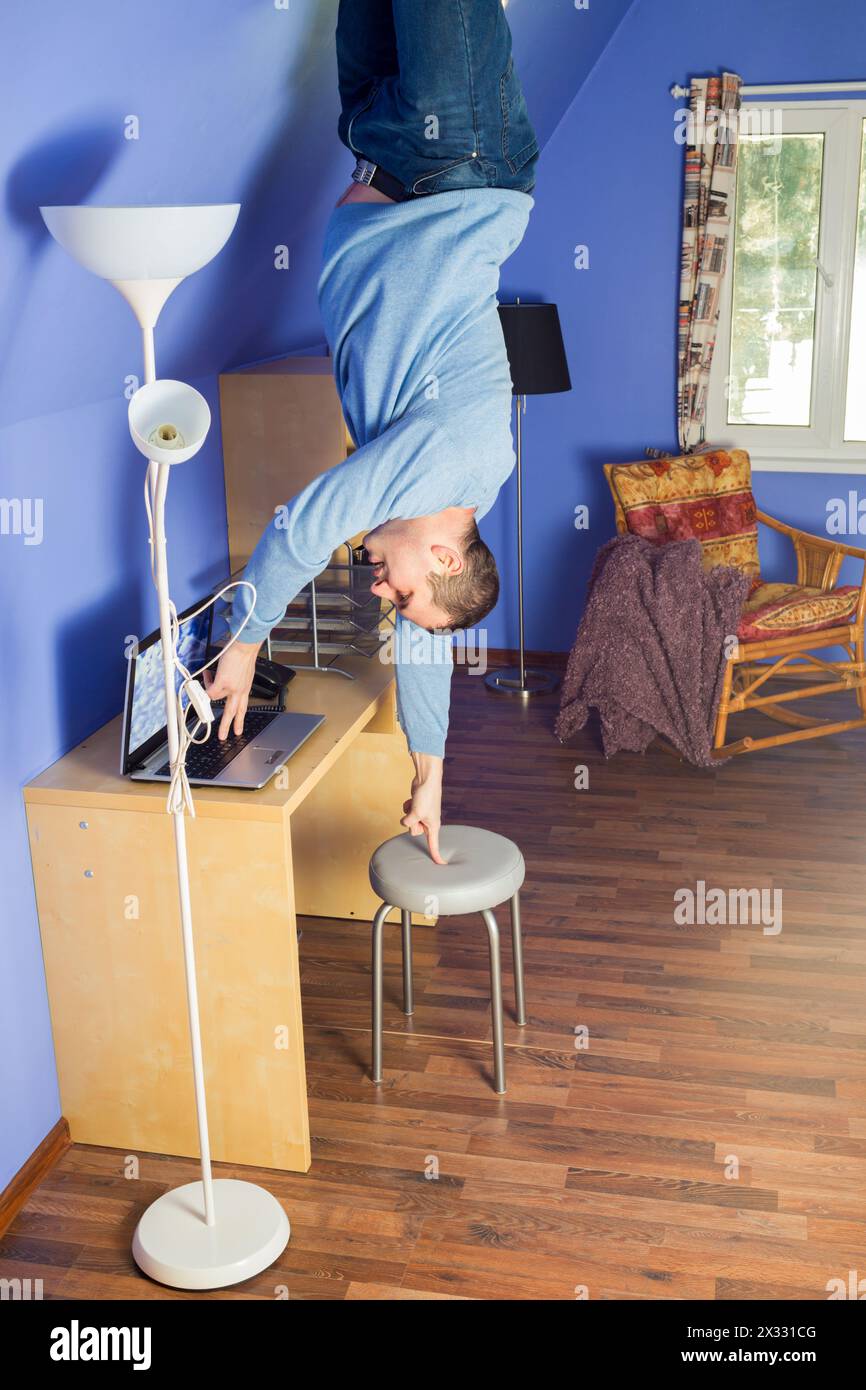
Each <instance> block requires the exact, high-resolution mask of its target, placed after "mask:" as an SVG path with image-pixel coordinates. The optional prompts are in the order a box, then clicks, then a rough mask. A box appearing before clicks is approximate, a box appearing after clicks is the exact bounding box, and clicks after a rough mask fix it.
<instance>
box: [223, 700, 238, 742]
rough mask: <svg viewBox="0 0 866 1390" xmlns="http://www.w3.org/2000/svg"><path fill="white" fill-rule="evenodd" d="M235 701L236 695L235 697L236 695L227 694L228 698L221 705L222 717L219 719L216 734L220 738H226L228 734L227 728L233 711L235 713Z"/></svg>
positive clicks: (230, 723)
mask: <svg viewBox="0 0 866 1390" xmlns="http://www.w3.org/2000/svg"><path fill="white" fill-rule="evenodd" d="M237 702H238V697H237V695H229V697H228V699H227V700H226V702H225V704H224V705H223V717H222V719H221V720H220V726H219V734H218V737H219V738H221V739H226V738H228V736H229V730H230V729H231V726H232V719H233V718H234V713H235V709H236V707H237Z"/></svg>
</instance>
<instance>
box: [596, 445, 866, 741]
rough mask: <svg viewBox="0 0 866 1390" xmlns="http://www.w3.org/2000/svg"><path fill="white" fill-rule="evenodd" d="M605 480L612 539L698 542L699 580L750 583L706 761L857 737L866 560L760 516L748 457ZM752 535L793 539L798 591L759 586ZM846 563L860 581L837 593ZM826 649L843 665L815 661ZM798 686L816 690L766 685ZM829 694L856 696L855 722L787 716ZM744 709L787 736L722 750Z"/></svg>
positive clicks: (732, 454) (658, 465)
mask: <svg viewBox="0 0 866 1390" xmlns="http://www.w3.org/2000/svg"><path fill="white" fill-rule="evenodd" d="M604 472H605V476H606V478H607V482H608V485H609V487H610V490H611V493H612V495H613V500H614V507H615V510H616V526H617V530H618V531H619V532H621V533H622V532H625V531H631V532H633V533H635V534H637V535H643V536H645V537H646V538H647V539H650V540H654V541H656V542H659V543H664V542H665V541H671V540H682V539H685V538H695V539H697V540H699V541H700V543H701V546H702V549H703V558H704V568H705V569H711V568H713V566H715V565H719V564H727V565H735V566H736V567H737V568H739V569H742V570H744V572H746V573H747V574H748V575H749V576H750V578H751V580H752V588H751V591H750V593H749V595H748V597H747V599H746V603H745V607H744V610H743V616H742V619H741V622H740V627H739V630H738V632H737V641H736V644H735V645H734V646H733V648H732V649H731V650H729V652H728V654H727V661H726V666H725V673H724V679H723V684H722V694H721V699H720V701H719V707H718V712H717V714H716V725H715V730H714V733H713V749H714V756H715V757H718V758H727V757H730V756H731V755H732V754H736V753H751V752H754V751H756V750H757V749H759V748H771V747H774V746H776V745H779V744H783V743H793V742H796V741H799V740H801V739H809V738H821V737H823V736H824V735H825V734H838V733H843V732H844V731H845V730H847V729H861V728H864V727H866V661H864V631H863V628H864V616H866V550H862V549H860V548H859V547H857V546H853V545H841V544H839V543H838V542H836V541H832V540H829V539H826V538H825V537H823V536H813V535H810V534H809V533H808V532H806V531H799V530H797V529H796V527H793V526H786V525H785V524H784V523H783V522H781V521H776V519H775V518H774V517H771V516H768V515H767V514H766V512H762V511H759V510H758V508H757V507H756V505H755V500H754V497H753V495H752V489H751V465H750V462H749V456H748V454H747V453H746V452H745V450H743V449H732V450H730V451H727V450H721V449H717V450H710V451H706V452H703V453H700V454H688V455H683V456H682V457H679V458H674V457H671V458H662V459H658V460H653V461H651V462H641V463H628V464H622V463H619V464H606V465H605V469H604ZM759 523H760V524H762V525H764V526H769V527H770V528H771V529H772V530H774V531H778V532H779V533H780V534H781V535H783V536H788V537H789V538H790V540H791V543H792V545H793V547H794V554H795V556H796V560H797V578H796V582H794V583H788V584H768V583H765V582H764V581H763V580H762V578H761V575H760V568H759V562H758V540H757V538H758V524H759ZM846 556H852V557H853V558H855V559H857V560H860V561H861V562H862V563H863V574H862V576H861V580H860V583H859V584H858V585H843V586H839V587H837V585H836V580H837V579H838V576H839V570H840V568H841V565H842V561H843V559H844V558H845V557H846ZM829 647H841V648H842V649H843V650H844V651H845V652H846V653H847V658H846V659H845V660H844V661H825V660H824V659H823V658H821V657H818V656H816V655H815V652H816V651H821V650H826V649H827V648H829ZM804 675H809V676H811V675H819V676H820V675H823V676H824V677H825V679H824V680H823V681H819V682H817V683H809V684H806V685H805V686H799V685H798V686H795V688H793V689H792V690H791V691H790V692H788V693H785V692H784V691H783V692H782V693H781V694H772V695H768V694H767V693H766V691H765V686H766V683H767V681H769V680H771V679H772V678H773V677H776V676H788V677H792V678H794V679H795V680H796V681H797V682H799V678H800V677H802V676H804ZM838 691H846V692H850V693H852V694H853V695H854V698H855V700H856V703H857V710H858V717H857V718H856V719H844V720H835V721H834V720H828V719H815V718H812V717H811V716H809V715H805V714H801V713H799V712H798V711H797V710H792V709H788V708H786V707H785V706H787V705H789V704H791V703H795V702H797V701H800V700H806V699H811V698H812V697H814V696H819V695H829V694H832V693H834V692H838ZM753 709H754V710H761V712H762V713H763V714H766V715H768V716H769V717H770V718H771V719H774V720H776V721H777V722H778V723H781V724H786V725H788V726H793V727H791V728H790V730H789V732H786V733H780V734H775V735H770V736H768V737H766V738H753V737H744V738H739V739H735V740H734V741H733V742H726V741H725V740H726V738H727V736H728V720H729V719H730V717H731V715H732V714H739V713H741V712H743V711H745V710H753Z"/></svg>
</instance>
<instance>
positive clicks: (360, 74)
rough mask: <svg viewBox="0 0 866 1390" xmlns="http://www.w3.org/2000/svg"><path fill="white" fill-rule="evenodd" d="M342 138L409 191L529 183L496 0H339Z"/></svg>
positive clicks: (525, 141)
mask: <svg viewBox="0 0 866 1390" xmlns="http://www.w3.org/2000/svg"><path fill="white" fill-rule="evenodd" d="M337 67H338V73H339V85H340V100H341V103H342V114H341V116H340V121H339V126H338V130H339V135H340V139H341V140H342V141H343V143H344V144H345V145H347V146H348V148H349V149H350V150H351V151H352V153H353V154H356V155H363V156H364V157H365V158H366V159H369V160H371V161H372V162H373V163H374V164H379V165H381V167H382V168H383V169H384V170H385V171H386V172H387V173H389V174H391V175H392V177H394V178H396V179H397V180H399V182H400V183H401V184H402V185H403V187H404V188H405V190H406V192H407V194H409V195H411V196H414V197H420V196H421V195H422V194H426V193H442V192H446V191H447V190H449V189H455V188H485V187H487V188H511V189H515V190H516V191H518V192H521V193H529V192H530V191H531V189H532V188H533V187H534V186H535V165H536V162H537V159H538V142H537V140H536V137H535V131H534V130H533V127H532V123H531V121H530V119H529V115H528V113H527V110H526V102H525V100H524V97H523V90H522V88H521V85H520V80H519V78H518V76H517V73H516V72H515V69H514V62H513V59H512V56H511V31H510V29H509V27H508V21H507V20H506V18H505V13H504V11H503V8H502V2H501V0H340V10H339V17H338V20H337Z"/></svg>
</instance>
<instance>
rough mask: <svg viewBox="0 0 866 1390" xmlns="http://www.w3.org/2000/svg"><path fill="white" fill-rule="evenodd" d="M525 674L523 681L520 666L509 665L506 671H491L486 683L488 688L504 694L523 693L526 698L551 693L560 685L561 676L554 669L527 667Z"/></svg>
mask: <svg viewBox="0 0 866 1390" xmlns="http://www.w3.org/2000/svg"><path fill="white" fill-rule="evenodd" d="M523 676H524V679H523V681H522V682H521V680H520V667H519V666H507V667H506V668H505V670H504V671H491V672H490V673H489V675H487V676H485V677H484V684H485V685H486V686H487V688H488V690H498V691H499V692H500V693H501V694H502V695H522V696H523V698H524V699H525V700H526V699H528V698H529V696H530V695H549V694H550V692H551V690H555V689H556V687H557V686H558V685H559V676H556V675H554V674H553V672H552V671H538V670H534V669H533V670H530V669H529V667H525V668H524V672H523Z"/></svg>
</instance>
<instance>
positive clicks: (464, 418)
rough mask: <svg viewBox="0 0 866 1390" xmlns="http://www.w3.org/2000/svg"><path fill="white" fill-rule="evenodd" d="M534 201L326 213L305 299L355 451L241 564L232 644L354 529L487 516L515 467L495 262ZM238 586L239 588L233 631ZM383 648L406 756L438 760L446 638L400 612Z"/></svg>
mask: <svg viewBox="0 0 866 1390" xmlns="http://www.w3.org/2000/svg"><path fill="white" fill-rule="evenodd" d="M532 206H533V199H532V198H531V197H530V196H529V195H528V194H526V193H517V192H514V191H512V190H511V189H496V188H480V189H457V190H454V191H451V192H447V193H436V194H431V195H430V197H427V198H417V199H412V200H410V201H409V202H407V203H344V204H342V206H340V207H337V208H335V209H334V211H333V212H332V214H331V217H330V220H329V222H328V226H327V229H326V232H325V243H324V251H323V262H322V272H321V276H320V279H319V305H320V308H321V313H322V319H323V322H324V326H325V332H326V335H327V339H328V343H329V345H330V348H331V353H332V356H333V360H334V379H335V381H336V385H337V391H338V392H339V396H340V400H341V402H342V406H343V413H344V415H345V417H346V423H347V425H348V427H349V430H350V432H351V434H352V437H353V439H354V440H355V442H356V444H357V446H358V447H357V450H356V452H355V453H354V454H353V455H352V456H351V457H350V458H348V459H347V460H346V461H345V463H341V464H338V465H337V466H336V467H334V468H331V469H329V470H328V472H326V473H323V474H322V475H321V476H320V477H318V478H316V479H314V480H313V482H311V483H310V484H309V485H308V486H307V487H306V488H304V490H303V492H301V493H299V494H298V496H297V497H295V498H294V500H293V501H291V502H289V503H287V505H286V506H285V507H282V508H280V509H279V510H278V511H277V513H276V515H275V518H274V521H273V522H271V523H270V525H269V526H268V527H267V529H266V530H265V531H264V533H263V535H262V538H261V540H260V541H259V543H258V545H257V546H256V549H255V551H254V553H253V555H252V557H251V559H250V562H249V564H248V565H247V568H246V578H248V579H250V580H252V582H253V583H254V584H255V586H256V591H257V597H256V604H255V611H254V613H253V616H252V618H251V620H250V622H249V624H248V626H247V627H246V628H245V629H244V631H243V634H242V640H243V641H245V642H246V641H249V642H258V641H262V640H263V639H264V638H265V637H267V635H268V633H269V632H270V630H271V628H273V627H274V626H275V624H276V623H278V622H279V621H280V619H281V618H282V617H283V614H284V612H285V609H286V605H287V604H288V603H290V602H291V601H292V599H293V598H294V597H295V596H296V594H298V593H299V592H300V590H301V589H302V588H303V587H304V585H305V584H308V583H309V582H310V580H311V579H314V578H315V577H316V576H317V575H318V574H321V572H322V570H324V569H326V568H327V565H328V562H329V560H330V558H331V554H332V552H333V551H334V550H336V549H337V547H338V546H339V545H341V544H342V542H343V541H345V540H347V539H348V538H349V537H350V536H354V535H356V534H357V533H358V532H359V531H364V530H368V531H369V530H372V528H373V527H374V526H379V525H381V523H382V522H383V521H389V520H391V519H393V518H401V519H404V520H405V519H407V518H410V517H419V516H430V515H432V514H434V513H435V512H440V511H444V510H445V509H446V508H447V507H475V509H476V512H475V518H476V520H479V519H480V518H481V517H482V516H484V514H485V512H488V511H489V510H490V508H491V507H492V505H493V503H494V501H495V500H496V495H497V493H498V492H499V489H500V487H501V486H502V484H503V483H504V482H505V479H506V478H507V477H508V475H509V474H510V473H511V471H512V468H513V467H514V450H513V446H512V441H511V377H510V373H509V369H508V358H507V356H506V352H505V344H504V341H503V337H502V328H501V325H500V322H499V315H498V313H497V299H496V292H497V289H498V287H499V268H500V266H501V264H502V262H503V261H504V260H505V259H506V258H507V257H508V256H510V255H511V253H512V251H514V250H515V248H516V247H517V246H518V245H519V244H520V241H521V239H522V237H523V233H524V231H525V230H526V224H527V221H528V219H529V213H530V210H531V208H532ZM248 592H249V591H248V590H243V589H242V590H239V591H238V595H237V598H236V599H235V603H234V611H233V613H232V619H231V628H232V631H233V632H236V631H237V630H238V628H239V626H240V623H241V620H242V618H243V617H244V616H245V614H246V613H247V611H248V608H249V597H248ZM406 629H411V632H407V631H406ZM410 637H411V641H410V640H407V639H408V638H410ZM393 649H394V656H395V662H396V672H397V706H398V716H399V719H400V723H401V725H402V727H403V730H404V732H405V734H406V737H407V739H408V743H409V748H410V750H411V751H412V752H418V753H433V754H435V755H437V756H438V757H442V756H443V754H444V751H445V736H446V734H447V730H448V707H449V700H450V685H451V669H452V658H451V638H450V637H449V636H445V635H440V634H437V635H431V634H429V633H426V632H424V631H423V630H422V629H420V628H417V627H415V626H414V625H413V624H412V623H410V622H408V621H407V620H406V619H404V618H402V617H401V616H399V615H398V616H397V632H396V636H395V641H394V644H393Z"/></svg>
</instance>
